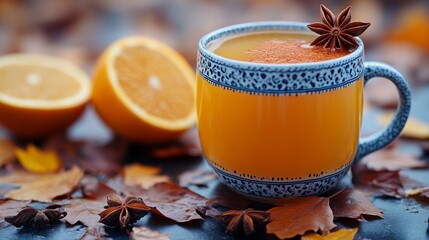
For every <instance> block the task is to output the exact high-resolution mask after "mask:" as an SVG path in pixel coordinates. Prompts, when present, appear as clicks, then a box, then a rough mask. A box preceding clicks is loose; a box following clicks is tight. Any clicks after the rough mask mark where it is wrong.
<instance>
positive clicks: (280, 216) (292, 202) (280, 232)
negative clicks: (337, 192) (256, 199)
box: [267, 196, 336, 239]
mask: <svg viewBox="0 0 429 240" xmlns="http://www.w3.org/2000/svg"><path fill="white" fill-rule="evenodd" d="M268 212H269V213H270V214H271V222H270V223H268V225H267V233H271V234H274V235H276V236H277V237H278V238H280V239H285V238H292V237H295V236H297V235H303V234H304V233H305V232H307V231H314V232H317V231H319V230H320V231H322V233H328V232H329V231H330V230H331V229H332V228H334V227H335V226H336V225H335V224H334V222H333V220H334V215H333V213H332V210H331V208H330V207H329V199H328V198H324V197H316V196H311V197H298V198H289V199H286V200H285V201H283V203H282V205H281V206H278V207H274V208H271V209H270V210H268Z"/></svg>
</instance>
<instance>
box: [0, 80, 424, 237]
mask: <svg viewBox="0 0 429 240" xmlns="http://www.w3.org/2000/svg"><path fill="white" fill-rule="evenodd" d="M428 108H429V87H425V88H420V89H416V90H415V91H414V92H413V107H412V110H411V112H412V115H413V116H415V117H418V118H419V119H422V120H424V121H426V122H429V114H428V111H427V109H428ZM376 115H377V112H376V111H375V112H374V111H369V112H366V113H365V116H364V123H363V126H362V128H363V130H365V131H368V132H371V131H374V130H375V129H377V128H378V126H376V124H375V121H374V116H376ZM70 135H71V136H72V137H74V138H86V139H94V140H104V141H105V140H106V139H108V138H109V137H111V134H110V133H109V132H108V131H107V130H106V129H105V128H104V127H103V125H101V124H100V122H99V120H98V119H97V118H96V117H95V115H94V113H93V112H92V111H90V110H89V111H87V112H86V113H85V115H84V117H83V118H82V119H81V120H80V121H79V122H78V123H77V124H75V126H73V127H72V129H71V133H70ZM404 150H405V151H408V152H419V151H421V149H419V147H417V144H416V143H414V142H412V141H405V144H404ZM130 151H131V152H130V154H129V155H128V156H131V157H129V158H130V159H142V156H139V154H140V153H141V151H139V146H132V147H131V149H130ZM422 159H423V160H426V161H427V160H428V159H429V156H422ZM142 162H143V163H145V164H153V165H159V166H161V167H162V168H163V170H164V172H165V173H166V174H169V175H170V176H172V177H175V176H177V174H178V173H181V172H183V171H186V170H188V169H192V168H194V167H196V166H198V165H205V164H206V163H205V162H204V161H203V159H195V158H194V159H175V160H172V161H163V162H162V163H160V162H159V161H153V160H147V159H142ZM160 164H162V165H160ZM404 172H405V173H406V174H407V175H409V176H411V177H412V178H413V179H414V180H417V181H418V182H420V183H421V184H423V185H429V177H428V176H429V170H427V169H421V170H406V171H404ZM350 184H351V175H350V174H348V175H347V176H346V177H345V179H344V180H343V181H342V182H341V184H340V186H338V188H341V187H344V186H347V185H350ZM190 189H191V190H192V191H195V192H197V193H199V194H201V195H203V196H205V197H211V196H213V195H214V193H215V192H217V191H230V190H229V189H227V188H226V187H225V186H223V185H222V184H221V183H219V182H218V181H213V182H211V183H210V184H209V185H208V187H195V186H191V187H190ZM371 199H372V200H373V203H374V205H375V206H376V207H378V208H380V209H381V210H383V212H384V215H385V218H384V219H378V220H371V221H369V222H362V223H358V222H353V221H351V222H349V223H342V224H341V225H342V226H344V227H358V228H359V232H358V233H357V235H356V236H357V238H358V239H359V238H361V239H364V238H365V239H389V240H395V239H398V240H407V239H410V240H419V239H429V229H428V217H429V200H428V201H424V200H417V199H413V198H404V199H390V198H371ZM37 204H40V203H35V205H37ZM149 216H150V217H149ZM135 225H136V226H147V227H149V228H151V229H152V230H155V231H159V232H162V233H166V234H170V235H171V237H172V239H216V240H221V239H275V238H274V237H273V236H267V235H264V234H262V233H261V234H256V235H254V236H251V237H248V238H244V237H243V236H232V235H227V234H225V233H224V229H225V228H224V226H222V225H221V224H219V223H218V222H216V221H215V220H213V219H212V218H209V217H207V218H206V219H205V220H204V221H194V222H191V223H185V224H177V223H174V222H166V221H165V220H163V219H161V218H160V217H158V216H155V215H150V214H149V215H148V216H146V217H144V218H142V219H141V220H140V221H138V222H137V223H136V224H135ZM85 230H86V227H85V226H83V225H79V224H78V225H75V226H70V225H68V224H57V225H55V226H52V227H49V228H47V229H44V230H41V231H40V230H39V231H35V230H32V229H17V228H15V227H12V226H10V227H7V228H4V229H2V230H1V231H0V239H63V240H65V239H79V238H80V237H81V236H82V235H83V234H84V233H85ZM106 232H107V233H108V237H110V238H113V239H129V236H128V235H126V234H125V233H124V232H123V231H121V230H120V229H113V228H106Z"/></svg>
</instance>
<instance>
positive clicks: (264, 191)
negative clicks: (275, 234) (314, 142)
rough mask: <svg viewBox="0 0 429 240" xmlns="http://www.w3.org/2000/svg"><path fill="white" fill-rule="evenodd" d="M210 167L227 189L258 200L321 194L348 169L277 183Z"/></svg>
mask: <svg viewBox="0 0 429 240" xmlns="http://www.w3.org/2000/svg"><path fill="white" fill-rule="evenodd" d="M211 166H212V167H213V169H214V170H215V172H216V173H217V174H218V175H219V177H220V180H221V181H222V182H223V183H225V184H226V185H227V186H228V187H229V188H232V189H233V190H234V191H237V192H239V193H242V194H245V195H249V196H251V197H260V198H285V197H300V196H308V195H315V194H321V193H324V192H327V191H329V190H331V189H332V188H333V187H335V185H337V184H338V183H339V182H340V181H341V179H342V178H343V177H344V176H345V175H346V174H347V172H348V171H349V169H350V166H347V167H345V168H343V169H341V170H339V171H337V172H336V173H333V174H330V175H327V176H323V177H319V178H314V179H306V180H300V181H284V182H279V181H259V180H253V179H245V178H242V177H238V176H236V175H233V174H229V173H227V172H225V171H222V170H221V169H219V168H217V167H216V166H214V165H211Z"/></svg>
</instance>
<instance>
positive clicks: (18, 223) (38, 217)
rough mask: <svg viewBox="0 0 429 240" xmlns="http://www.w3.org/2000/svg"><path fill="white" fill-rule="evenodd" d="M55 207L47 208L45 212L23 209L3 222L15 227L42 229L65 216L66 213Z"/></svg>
mask: <svg viewBox="0 0 429 240" xmlns="http://www.w3.org/2000/svg"><path fill="white" fill-rule="evenodd" d="M57 207H58V206H57V205H54V206H48V207H47V208H46V209H45V210H42V211H40V210H37V209H35V208H33V207H29V206H27V207H24V208H22V210H21V211H19V213H18V214H17V215H15V216H8V217H5V218H4V220H5V221H6V222H8V223H10V224H12V225H14V226H15V227H22V226H24V227H35V228H44V227H46V226H48V225H50V224H53V223H55V222H57V221H59V220H60V219H61V218H63V217H65V216H66V215H67V213H66V212H64V211H62V210H60V209H57Z"/></svg>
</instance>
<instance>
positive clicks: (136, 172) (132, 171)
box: [123, 163, 170, 189]
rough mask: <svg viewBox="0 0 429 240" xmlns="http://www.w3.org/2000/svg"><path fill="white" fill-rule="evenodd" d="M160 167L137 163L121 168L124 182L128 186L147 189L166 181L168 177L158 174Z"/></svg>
mask: <svg viewBox="0 0 429 240" xmlns="http://www.w3.org/2000/svg"><path fill="white" fill-rule="evenodd" d="M160 171H161V169H160V168H157V167H152V166H146V165H142V164H139V163H134V164H131V165H127V166H125V167H124V168H123V175H124V182H125V184H126V185H130V186H140V187H142V188H143V189H148V188H150V187H152V186H153V185H155V184H157V183H161V182H168V181H169V180H170V177H168V176H165V175H159V172H160Z"/></svg>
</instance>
